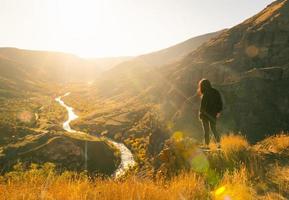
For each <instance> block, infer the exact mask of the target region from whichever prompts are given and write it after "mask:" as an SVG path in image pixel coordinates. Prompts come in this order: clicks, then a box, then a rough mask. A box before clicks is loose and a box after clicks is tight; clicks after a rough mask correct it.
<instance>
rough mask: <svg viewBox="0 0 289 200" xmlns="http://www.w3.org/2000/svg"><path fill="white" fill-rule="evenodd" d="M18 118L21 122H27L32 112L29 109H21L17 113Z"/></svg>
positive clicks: (30, 118)
mask: <svg viewBox="0 0 289 200" xmlns="http://www.w3.org/2000/svg"><path fill="white" fill-rule="evenodd" d="M18 119H19V120H20V121H22V122H25V123H28V122H30V121H31V120H32V113H31V112H29V111H23V112H21V113H19V114H18Z"/></svg>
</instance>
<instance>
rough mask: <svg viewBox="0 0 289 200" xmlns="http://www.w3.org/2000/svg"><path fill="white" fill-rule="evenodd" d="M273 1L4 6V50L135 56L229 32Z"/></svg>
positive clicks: (52, 1)
mask: <svg viewBox="0 0 289 200" xmlns="http://www.w3.org/2000/svg"><path fill="white" fill-rule="evenodd" d="M271 2H273V0H0V47H17V48H22V49H33V50H49V51H62V52H68V53H73V54H76V55H78V56H81V57H115V56H135V55H140V54H144V53H148V52H152V51H156V50H159V49H162V48H166V47H169V46H172V45H174V44H177V43H179V42H182V41H184V40H187V39H189V38H192V37H194V36H197V35H201V34H205V33H209V32H214V31H218V30H222V29H224V28H230V27H232V26H234V25H237V24H238V23H241V22H242V21H244V20H245V19H247V18H249V17H251V16H252V15H254V14H256V13H257V12H259V11H261V10H262V9H263V8H265V7H266V6H267V5H268V4H270V3H271Z"/></svg>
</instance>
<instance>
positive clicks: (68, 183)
mask: <svg viewBox="0 0 289 200" xmlns="http://www.w3.org/2000/svg"><path fill="white" fill-rule="evenodd" d="M0 192H1V197H0V199H5V200H14V199H16V200H18V199H25V200H26V199H29V200H30V199H31V200H38V199H45V200H46V199H47V200H52V199H53V200H54V199H56V200H58V199H59V200H68V199H69V200H70V199H72V200H93V199H104V200H110V199H111V200H127V199H148V200H149V199H158V200H162V199H164V200H174V199H206V198H207V195H208V194H209V193H208V191H207V189H206V186H205V181H204V179H203V178H202V177H200V176H199V175H197V174H195V173H184V174H182V175H180V176H178V177H175V178H174V179H173V180H171V181H170V182H158V181H153V180H150V179H140V178H136V177H129V178H127V179H126V180H124V181H115V180H112V179H96V180H91V179H89V178H88V177H87V176H85V175H79V174H75V173H70V172H65V173H63V174H61V175H56V174H55V173H54V171H53V169H51V168H49V167H45V168H44V169H35V168H34V169H31V170H28V171H21V170H20V171H16V172H13V173H9V174H7V175H5V176H4V177H2V180H1V183H0Z"/></svg>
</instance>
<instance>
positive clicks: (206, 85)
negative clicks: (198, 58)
mask: <svg viewBox="0 0 289 200" xmlns="http://www.w3.org/2000/svg"><path fill="white" fill-rule="evenodd" d="M211 88H212V85H211V83H210V81H209V80H207V79H204V78H203V79H202V80H200V81H199V87H198V93H199V95H200V96H202V95H203V94H204V93H205V92H206V91H207V90H208V89H211Z"/></svg>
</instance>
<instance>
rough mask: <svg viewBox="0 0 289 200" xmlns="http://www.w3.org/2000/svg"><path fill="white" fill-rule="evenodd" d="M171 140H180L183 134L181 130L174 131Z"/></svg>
mask: <svg viewBox="0 0 289 200" xmlns="http://www.w3.org/2000/svg"><path fill="white" fill-rule="evenodd" d="M172 138H173V140H175V141H176V142H179V141H181V140H182V139H183V138H184V134H183V132H181V131H176V132H175V133H174V134H173V136H172Z"/></svg>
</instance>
